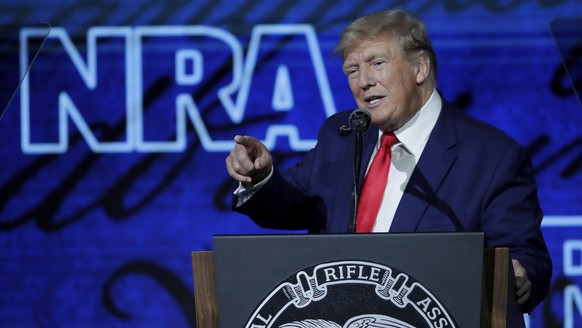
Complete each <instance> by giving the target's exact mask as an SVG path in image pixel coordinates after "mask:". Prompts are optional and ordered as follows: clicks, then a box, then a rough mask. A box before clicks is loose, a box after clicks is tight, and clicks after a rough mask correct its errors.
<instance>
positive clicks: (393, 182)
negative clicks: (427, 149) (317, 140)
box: [368, 90, 442, 232]
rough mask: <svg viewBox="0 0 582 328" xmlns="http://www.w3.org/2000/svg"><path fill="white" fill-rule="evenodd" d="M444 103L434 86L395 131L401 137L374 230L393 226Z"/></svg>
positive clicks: (393, 156) (384, 230) (374, 154)
mask: <svg viewBox="0 0 582 328" xmlns="http://www.w3.org/2000/svg"><path fill="white" fill-rule="evenodd" d="M441 107H442V100H441V97H440V96H439V94H438V92H436V90H433V93H432V95H431V96H430V98H429V99H428V101H427V102H426V103H425V104H424V106H422V108H421V109H420V110H419V111H418V112H417V113H416V114H415V115H414V116H413V117H412V118H411V119H410V121H408V122H407V123H406V124H404V126H402V127H401V128H399V129H398V130H395V131H394V134H395V135H396V137H397V138H398V143H396V144H395V145H394V146H392V160H391V163H390V172H389V173H388V183H386V189H385V190H384V197H383V198H382V203H381V204H380V209H379V210H378V216H377V217H376V222H375V223H374V229H373V230H372V231H373V232H388V231H389V230H390V226H391V225H392V220H393V219H394V214H395V213H396V209H397V208H398V204H399V203H400V199H401V198H402V194H403V193H404V189H405V188H406V185H407V184H408V180H410V176H411V175H412V171H414V168H415V167H416V164H417V163H418V160H419V159H420V155H422V151H423V150H424V146H426V142H427V140H428V137H429V136H430V133H431V131H432V129H433V127H434V125H435V124H436V121H437V119H438V117H439V114H440V112H441ZM382 133H383V132H382V131H380V132H379V134H378V143H377V145H376V148H375V149H374V153H373V154H372V158H371V159H370V162H369V163H368V169H369V168H370V164H371V163H372V160H373V159H374V156H376V152H377V150H378V148H379V147H380V136H381V135H382Z"/></svg>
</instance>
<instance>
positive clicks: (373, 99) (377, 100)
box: [364, 96, 384, 106]
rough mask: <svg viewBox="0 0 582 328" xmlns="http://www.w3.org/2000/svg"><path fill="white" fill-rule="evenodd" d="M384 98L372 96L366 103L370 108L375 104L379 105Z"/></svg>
mask: <svg viewBox="0 0 582 328" xmlns="http://www.w3.org/2000/svg"><path fill="white" fill-rule="evenodd" d="M382 98H384V97H381V96H371V97H368V98H366V99H365V100H364V101H365V102H366V103H367V104H369V105H370V106H373V105H375V104H377V103H378V102H379V101H380V100H381V99H382Z"/></svg>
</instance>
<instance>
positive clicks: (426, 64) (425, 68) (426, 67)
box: [414, 52, 430, 85]
mask: <svg viewBox="0 0 582 328" xmlns="http://www.w3.org/2000/svg"><path fill="white" fill-rule="evenodd" d="M414 65H415V66H414V72H415V73H416V84H418V85H420V84H422V83H424V81H426V79H428V74H429V72H430V58H429V57H428V56H427V55H426V54H425V53H424V52H420V53H419V54H418V55H417V56H416V61H415V63H414Z"/></svg>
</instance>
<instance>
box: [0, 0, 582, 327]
mask: <svg viewBox="0 0 582 328" xmlns="http://www.w3.org/2000/svg"><path fill="white" fill-rule="evenodd" d="M396 6H399V7H403V8H406V9H408V10H411V11H414V12H415V13H417V14H418V15H419V16H421V17H422V18H423V19H424V20H425V22H426V23H427V26H428V28H429V32H430V34H431V37H432V39H433V43H434V47H435V50H436V53H437V56H438V61H439V73H438V82H439V89H440V91H441V92H442V93H443V95H444V96H445V97H446V98H447V99H448V100H449V101H451V102H453V103H455V104H457V105H458V106H459V107H460V108H462V109H463V110H465V111H467V112H469V113H471V114H472V115H474V116H476V117H478V118H480V119H482V120H484V121H487V122H490V123H492V124H494V125H496V126H498V127H500V128H501V129H503V130H505V131H506V132H507V133H509V134H510V135H511V136H513V137H514V138H515V139H517V140H518V141H519V142H521V143H522V144H524V145H525V146H526V147H528V149H529V151H530V153H531V155H532V159H533V164H534V167H535V172H536V174H537V178H538V182H539V194H540V199H541V202H542V206H543V209H544V212H545V214H546V218H545V219H544V223H543V229H544V234H545V237H546V239H547V242H548V246H549V248H550V252H551V256H552V258H553V261H554V278H553V281H552V289H551V294H550V296H549V297H548V300H547V301H546V302H545V303H544V304H542V305H541V306H540V307H539V308H538V309H536V311H535V312H534V313H532V315H531V317H528V324H529V325H530V326H531V327H562V326H563V327H581V326H582V291H581V290H580V286H582V187H581V186H582V130H581V129H580V125H581V123H582V108H581V105H580V98H579V94H577V93H576V92H575V90H576V88H575V87H576V86H577V87H578V90H579V91H580V87H581V85H582V64H581V62H582V60H581V58H582V23H581V20H580V17H582V2H581V1H579V0H578V1H548V0H545V1H543V0H539V1H523V0H513V1H496V0H488V1H486V0H482V1H478V0H474V1H460V0H447V1H430V0H426V1H354V0H350V1H323V0H309V1H284V0H273V1H258V0H257V1H242V0H231V1H224V2H222V1H213V0H199V1H176V0H174V1H142V0H140V1H137V0H132V1H127V0H123V1H89V0H77V1H72V0H70V1H66V0H65V1H58V2H52V3H51V4H48V3H47V2H46V1H40V0H19V1H13V0H5V1H3V2H2V3H1V4H0V25H2V27H0V29H1V31H0V32H1V33H0V87H1V89H0V90H1V91H0V92H1V95H0V109H1V110H3V111H2V117H1V119H0V326H3V327H4V326H6V327H103V326H105V327H116V326H119V327H123V326H139V327H160V326H170V327H179V326H194V320H195V319H194V304H193V292H192V276H191V262H190V252H191V251H195V250H209V249H212V236H213V235H214V234H250V233H276V232H275V231H269V230H264V229H260V228H258V227H256V226H255V225H254V224H253V223H252V222H250V220H248V219H247V218H245V217H243V216H240V215H238V214H234V213H232V212H231V211H230V194H231V192H232V191H233V190H234V183H233V182H232V181H231V180H230V179H229V178H228V175H227V173H226V169H225V167H224V159H225V158H226V156H227V154H228V151H229V150H230V148H231V147H232V138H233V136H234V135H235V134H252V135H255V136H257V137H259V138H260V139H262V140H264V141H265V143H266V144H267V145H268V146H269V148H270V149H271V150H272V151H273V153H274V155H275V160H276V162H277V163H278V165H281V166H287V165H289V164H290V163H293V162H294V161H295V160H297V159H298V158H299V157H300V156H301V154H302V153H304V152H305V151H306V150H308V149H309V148H310V147H311V146H313V143H314V139H315V137H316V134H317V131H318V128H319V126H320V125H321V123H322V122H323V120H324V119H325V118H326V117H327V116H329V115H331V114H333V113H335V112H337V111H343V110H352V109H354V108H355V104H354V101H353V100H352V99H351V95H350V92H349V89H348V86H347V81H346V78H345V76H344V75H343V73H342V71H341V60H340V59H339V58H337V57H336V56H334V55H333V54H332V51H333V48H334V46H335V44H336V42H337V41H338V39H339V35H340V33H341V31H342V29H343V28H344V27H345V26H346V24H347V23H348V22H349V21H351V20H352V19H354V18H356V17H359V16H361V15H363V14H366V13H369V12H372V11H375V10H379V9H385V8H390V7H396ZM576 17H578V18H576ZM29 67H30V70H28V68H29ZM26 72H27V74H26V75H25V74H24V73H26ZM19 81H22V83H21V84H20V88H19V89H18V91H17V92H16V93H14V92H15V90H16V89H17V86H18V85H19ZM10 100H12V101H10ZM6 103H10V105H8V106H7V107H4V104H6Z"/></svg>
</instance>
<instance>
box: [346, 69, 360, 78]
mask: <svg viewBox="0 0 582 328" xmlns="http://www.w3.org/2000/svg"><path fill="white" fill-rule="evenodd" d="M346 74H347V76H348V77H355V76H358V70H357V69H350V70H347V71H346Z"/></svg>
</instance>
